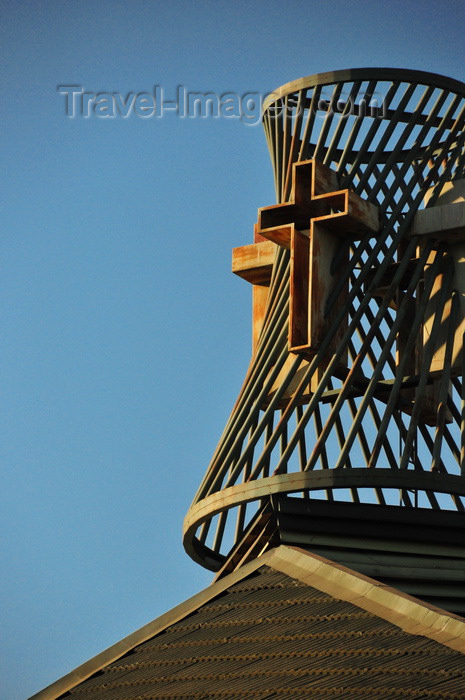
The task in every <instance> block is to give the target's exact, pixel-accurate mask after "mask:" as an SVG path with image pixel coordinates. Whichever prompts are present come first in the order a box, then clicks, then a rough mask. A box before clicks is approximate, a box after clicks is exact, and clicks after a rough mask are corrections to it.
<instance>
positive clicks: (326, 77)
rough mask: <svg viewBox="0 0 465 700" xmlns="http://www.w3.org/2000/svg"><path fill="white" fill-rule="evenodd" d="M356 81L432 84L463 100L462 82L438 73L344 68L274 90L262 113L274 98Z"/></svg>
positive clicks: (463, 84) (315, 75) (300, 79)
mask: <svg viewBox="0 0 465 700" xmlns="http://www.w3.org/2000/svg"><path fill="white" fill-rule="evenodd" d="M355 80H361V81H366V80H392V81H398V82H407V83H417V84H418V85H431V86H434V87H437V88H440V89H442V90H449V91H450V92H454V93H457V94H459V95H462V96H464V97H465V83H462V82H461V81H460V80H456V79H455V78H449V77H448V76H445V75H440V74H438V73H429V72H428V71H422V70H412V69H409V68H383V67H380V68H345V69H342V70H336V71H327V72H325V73H315V74H313V75H308V76H306V77H303V78H297V79H296V80H291V81H290V82H289V83H285V84H284V85H281V86H280V87H278V88H276V89H275V90H273V91H272V92H271V93H270V94H269V95H268V97H267V98H266V99H265V101H264V103H263V112H266V110H267V109H268V108H269V107H270V105H272V104H273V103H274V102H276V100H277V99H280V98H283V97H286V95H290V94H293V93H296V92H299V91H300V90H306V89H308V88H312V87H315V86H317V85H334V84H335V83H344V82H351V81H355Z"/></svg>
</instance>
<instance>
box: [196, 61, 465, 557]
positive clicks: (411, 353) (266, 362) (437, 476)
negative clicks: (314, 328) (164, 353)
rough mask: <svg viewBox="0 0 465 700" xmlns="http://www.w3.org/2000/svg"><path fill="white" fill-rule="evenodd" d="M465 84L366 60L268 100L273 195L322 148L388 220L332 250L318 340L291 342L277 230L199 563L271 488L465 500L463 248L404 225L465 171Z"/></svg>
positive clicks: (381, 498)
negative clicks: (364, 65)
mask: <svg viewBox="0 0 465 700" xmlns="http://www.w3.org/2000/svg"><path fill="white" fill-rule="evenodd" d="M464 98H465V86H464V85H462V84H461V83H458V82H456V81H453V80H449V79H446V78H442V77H440V76H435V75H431V74H428V73H422V72H412V71H403V70H388V69H373V70H369V69H360V70H354V71H340V72H338V73H332V74H324V75H317V76H312V77H310V78H306V79H303V80H300V81H295V82H294V83H290V84H288V85H286V86H284V87H283V88H280V89H279V90H278V91H276V93H275V95H274V96H272V97H271V98H270V99H269V101H268V103H267V104H266V105H265V111H264V117H263V122H264V127H265V133H266V136H267V140H268V145H269V149H270V154H271V158H272V163H273V169H274V174H275V185H276V193H277V200H278V202H287V201H289V200H291V199H292V194H293V193H292V166H293V164H294V163H299V162H302V161H306V160H309V159H313V160H315V161H318V162H320V163H322V164H323V165H324V166H326V167H327V168H330V169H331V171H332V172H334V173H335V177H336V178H337V182H338V184H339V187H340V188H341V189H342V188H348V189H350V190H351V191H353V192H355V193H356V195H358V196H359V197H360V198H363V199H364V200H366V201H367V202H369V203H371V204H373V205H376V207H377V208H378V212H379V217H380V221H381V226H380V230H379V232H376V234H374V233H373V232H372V231H368V232H366V233H365V234H364V235H363V236H361V237H359V238H358V239H357V240H354V239H350V238H347V239H345V240H344V244H343V245H341V246H340V248H339V250H337V251H336V253H335V255H334V257H333V259H332V260H331V269H332V272H333V274H334V276H335V279H336V282H335V284H334V286H333V289H332V290H331V293H330V294H329V296H328V298H327V299H326V300H325V309H324V315H325V317H327V318H329V319H330V320H331V323H328V324H327V326H328V327H327V329H326V332H325V336H324V338H323V339H322V341H321V343H319V345H318V347H317V348H315V349H314V351H313V352H312V353H311V354H310V356H309V354H308V353H307V354H304V353H298V352H289V346H288V334H289V269H290V255H289V251H288V250H286V249H285V248H281V247H278V246H276V258H275V262H274V266H273V270H272V274H271V280H270V283H269V291H268V297H267V306H266V312H265V316H264V319H263V324H262V329H261V333H260V336H259V339H258V343H257V346H256V348H255V351H254V354H253V357H252V361H251V364H250V367H249V370H248V372H247V376H246V379H245V381H244V385H243V387H242V390H241V392H240V394H239V397H238V400H237V402H236V405H235V407H234V409H233V411H232V414H231V416H230V419H229V421H228V423H227V425H226V427H225V430H224V433H223V435H222V437H221V439H220V442H219V444H218V447H217V449H216V451H215V454H214V456H213V459H212V462H211V464H210V467H209V469H208V471H207V473H206V476H205V478H204V480H203V482H202V484H201V486H200V488H199V491H198V493H197V495H196V497H195V499H194V502H193V504H192V506H191V508H190V510H189V512H188V515H187V517H186V521H185V539H184V542H185V546H186V549H187V550H188V552H189V553H190V554H191V556H193V557H194V558H195V559H196V560H198V561H200V562H201V563H203V564H204V565H205V566H207V567H209V568H212V569H217V568H219V567H220V566H221V564H222V562H223V561H224V557H225V555H227V553H228V552H229V551H230V549H231V547H232V546H233V544H234V543H235V542H237V541H238V540H239V539H240V538H241V537H242V535H243V533H244V531H245V529H246V527H247V525H248V523H249V522H250V520H251V518H252V517H253V515H254V514H255V513H256V511H257V508H258V507H259V506H260V503H261V502H262V501H263V499H265V498H267V497H269V495H270V494H273V493H299V494H301V495H303V497H305V498H322V499H328V500H348V499H350V500H352V501H354V502H367V503H379V504H381V505H384V504H388V505H398V506H399V507H404V508H415V507H423V508H424V507H428V508H432V509H454V510H463V509H464V506H463V503H462V496H464V495H465V484H464V480H465V477H463V476H462V475H463V474H464V473H465V450H464V449H463V447H462V441H463V436H464V435H465V410H464V403H465V402H464V387H463V381H462V377H463V368H462V362H463V360H462V353H461V352H459V353H458V354H457V329H458V328H460V323H461V321H462V319H463V315H464V314H463V310H462V306H461V295H460V292H459V290H458V289H457V285H456V277H457V262H456V258H457V255H456V254H454V251H453V250H452V247H451V246H453V244H451V243H450V242H448V241H443V240H439V239H437V238H435V237H426V238H422V239H421V240H420V238H419V237H418V236H412V235H411V227H412V222H413V218H414V216H415V213H416V211H417V210H418V208H419V207H420V206H423V200H424V197H425V195H428V197H429V199H428V207H430V206H434V205H435V204H436V202H437V200H438V197H440V194H441V191H442V188H443V186H444V183H446V182H450V181H459V180H461V179H463V178H464V177H465V175H464V166H465V150H464V140H465V132H464V122H465V99H464ZM341 328H342V332H341ZM335 338H337V344H335V343H334V339H335ZM439 348H440V353H439ZM438 353H439V354H440V357H439V359H438ZM309 387H310V390H309Z"/></svg>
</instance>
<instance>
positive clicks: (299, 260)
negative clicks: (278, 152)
mask: <svg viewBox="0 0 465 700" xmlns="http://www.w3.org/2000/svg"><path fill="white" fill-rule="evenodd" d="M378 229H379V221H378V210H377V207H375V206H374V205H372V204H370V203H369V202H366V201H364V200H363V199H361V198H360V197H359V196H358V195H356V194H355V193H354V192H352V191H351V190H348V189H342V190H341V189H340V188H339V184H338V180H337V174H336V173H335V172H334V171H333V170H331V169H330V168H328V167H327V166H325V165H323V164H322V163H319V162H318V161H316V160H308V161H303V162H301V163H294V164H293V167H292V190H291V197H290V201H289V202H285V203H283V204H275V205H273V206H270V207H263V208H262V209H259V211H258V224H257V226H256V230H255V240H256V242H255V244H254V245H253V246H245V247H243V248H240V249H237V248H236V249H235V251H234V253H233V270H234V271H235V272H236V273H237V274H240V275H241V276H243V277H245V278H246V279H249V281H251V282H253V283H254V284H259V285H260V284H261V285H263V284H266V282H264V281H263V274H264V270H267V271H270V270H271V266H270V257H271V255H272V253H273V251H272V249H270V247H269V245H270V244H269V243H266V242H264V241H271V242H272V243H274V244H275V245H279V246H282V247H284V248H288V249H290V251H291V278H290V318H289V351H290V352H293V353H297V352H299V353H303V354H304V355H306V356H308V357H312V356H313V355H314V353H315V352H316V351H317V350H318V348H319V345H320V344H321V341H322V338H323V337H324V335H325V332H326V331H327V329H328V326H329V325H330V324H331V321H332V318H331V314H329V315H327V314H325V306H326V302H327V299H328V296H329V294H330V293H331V291H332V289H333V287H334V284H335V280H336V278H337V270H334V269H333V260H334V256H335V254H336V252H339V251H340V248H341V242H342V240H341V239H342V238H346V239H347V237H350V238H351V239H355V238H357V237H361V236H363V235H364V234H365V233H366V232H367V231H372V232H376V231H378ZM273 247H274V246H273ZM245 249H247V257H248V263H247V264H244V253H245ZM338 258H339V263H340V264H341V265H342V264H344V262H346V261H347V258H348V246H346V253H345V255H344V254H342V255H341V254H339V256H338ZM254 259H255V262H254ZM260 263H261V264H260ZM235 268H236V269H235ZM239 268H240V269H239ZM265 274H266V273H265ZM257 280H258V281H257ZM342 296H344V293H343V292H342ZM255 310H256V309H254V312H255ZM254 316H255V313H254ZM255 321H256V319H255ZM343 332H344V325H343V324H342V325H341V327H340V328H339V331H338V333H337V334H336V337H335V338H334V340H333V343H332V346H331V348H330V351H329V354H332V352H334V347H335V346H336V345H337V343H338V340H339V339H340V337H341V334H342V333H343Z"/></svg>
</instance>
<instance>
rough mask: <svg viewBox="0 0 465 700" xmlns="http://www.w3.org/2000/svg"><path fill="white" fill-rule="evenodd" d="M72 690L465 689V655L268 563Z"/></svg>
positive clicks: (300, 694) (353, 692) (156, 699)
mask: <svg viewBox="0 0 465 700" xmlns="http://www.w3.org/2000/svg"><path fill="white" fill-rule="evenodd" d="M62 697H64V696H62ZM66 697H69V698H74V699H75V700H132V699H136V698H137V699H138V700H149V699H150V700H169V699H174V698H176V699H178V700H182V699H183V698H185V699H186V700H195V699H197V698H199V699H201V700H207V699H208V698H233V699H237V700H244V699H245V698H260V699H262V700H265V699H268V698H280V697H286V698H326V697H327V698H332V697H342V698H345V697H353V698H364V697H366V698H390V697H391V698H451V699H452V698H465V655H464V654H462V653H461V652H459V651H455V650H453V649H450V648H448V647H447V646H444V645H443V644H440V643H439V642H436V641H433V640H431V639H429V638H427V637H422V636H417V635H412V634H408V633H407V632H404V631H402V630H401V629H400V628H399V627H396V626H395V625H394V624H391V623H390V622H387V621H386V620H385V619H382V618H380V617H377V616H376V615H375V614H373V613H370V612H367V611H366V610H364V609H361V608H360V607H357V605H355V604H353V603H350V602H347V601H342V600H338V599H337V598H335V597H333V596H331V595H328V594H327V593H322V592H321V591H319V590H317V589H316V588H313V587H311V586H308V585H306V584H305V583H302V582H301V581H297V580H295V579H294V578H292V577H290V576H288V575H286V574H283V573H281V572H278V571H275V570H273V569H271V568H270V567H268V566H264V567H262V568H260V569H258V570H257V571H256V572H255V573H253V574H251V575H250V576H248V577H247V578H245V579H243V580H241V581H239V582H237V583H235V584H233V585H231V586H230V587H229V588H227V589H226V590H225V591H224V592H223V593H221V594H220V595H218V596H216V597H215V598H213V599H212V600H210V601H209V602H207V603H205V604H204V605H201V606H199V608H198V609H197V610H196V611H195V612H193V613H191V614H189V615H187V616H186V617H184V618H183V619H182V620H179V621H177V622H175V623H174V624H172V625H170V626H168V627H167V628H166V629H165V630H164V631H162V632H161V633H159V634H157V635H156V636H154V637H153V638H152V639H150V640H148V641H146V642H144V643H142V644H140V645H138V646H136V647H135V648H134V649H133V650H132V651H131V652H130V653H127V654H125V655H124V656H123V657H121V658H119V659H118V660H116V661H114V662H112V663H109V664H107V665H106V666H105V667H104V668H103V669H102V670H100V671H99V672H98V673H96V674H95V675H93V676H91V677H90V678H88V679H87V680H84V681H83V682H81V683H80V684H79V685H77V686H76V687H75V688H73V689H72V690H70V691H69V693H67V694H66Z"/></svg>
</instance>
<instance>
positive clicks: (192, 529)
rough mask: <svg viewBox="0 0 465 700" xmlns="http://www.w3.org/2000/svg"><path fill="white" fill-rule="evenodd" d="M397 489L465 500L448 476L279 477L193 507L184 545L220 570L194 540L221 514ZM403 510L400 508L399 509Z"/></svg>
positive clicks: (353, 472)
mask: <svg viewBox="0 0 465 700" xmlns="http://www.w3.org/2000/svg"><path fill="white" fill-rule="evenodd" d="M351 487H355V488H394V489H413V490H417V491H434V492H435V493H444V494H452V495H456V496H465V478H464V477H463V476H451V475H446V474H433V473H431V472H418V471H413V470H412V471H410V470H409V471H404V470H402V471H400V470H399V471H394V470H393V469H366V468H353V469H329V470H327V471H314V472H297V473H292V474H278V475H276V476H269V477H266V478H264V479H260V480H259V481H253V482H249V483H245V484H237V485H235V486H230V487H229V488H227V489H223V490H222V491H218V492H216V493H213V494H211V495H210V496H207V498H204V499H202V500H201V501H199V502H198V503H196V504H195V505H193V506H192V507H191V508H190V509H189V511H188V512H187V515H186V517H185V519H184V526H183V544H184V548H185V550H186V552H187V553H188V554H189V556H191V557H192V559H194V561H196V562H198V563H199V564H202V565H203V566H205V567H207V568H209V569H212V570H217V569H218V568H219V566H220V565H221V563H222V562H223V561H224V557H223V556H221V555H218V554H216V553H215V552H214V551H213V550H211V549H210V548H208V547H206V546H205V545H203V544H202V543H201V542H200V541H199V540H198V538H197V537H196V536H195V533H196V532H197V529H198V527H199V526H200V525H202V523H204V522H205V521H206V520H209V519H210V518H213V517H214V516H215V515H218V513H220V512H221V511H224V510H229V509H230V508H235V507H237V506H240V505H242V504H244V503H250V502H252V501H257V500H260V499H263V498H267V497H269V496H271V495H274V494H278V493H280V494H288V493H296V492H299V491H317V490H324V489H340V488H351ZM399 507H400V506H399Z"/></svg>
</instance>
